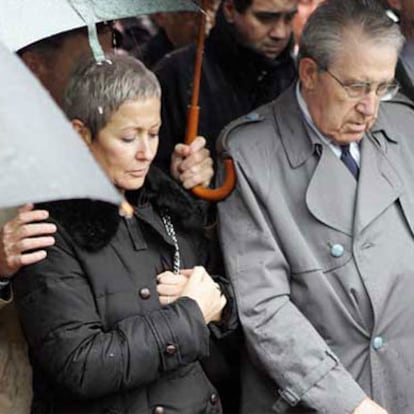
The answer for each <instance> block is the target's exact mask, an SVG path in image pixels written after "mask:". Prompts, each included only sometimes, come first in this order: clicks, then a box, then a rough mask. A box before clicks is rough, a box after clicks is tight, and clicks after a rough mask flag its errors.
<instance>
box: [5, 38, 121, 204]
mask: <svg viewBox="0 0 414 414" xmlns="http://www.w3.org/2000/svg"><path fill="white" fill-rule="evenodd" d="M0 62H2V69H1V76H0V90H1V92H2V93H1V94H0V131H1V133H0V177H1V178H0V208H2V207H12V206H17V205H21V204H24V203H27V202H43V201H50V200H60V199H70V198H90V199H96V200H102V201H106V202H111V203H114V204H119V203H120V202H121V200H122V198H121V196H120V194H119V193H118V191H117V190H116V189H115V187H114V186H113V185H112V183H111V182H110V181H109V179H108V178H107V176H106V175H105V173H104V172H103V171H102V170H101V168H100V167H99V166H98V164H97V162H96V161H95V159H94V158H93V156H92V155H91V154H90V152H89V150H88V149H87V147H86V146H85V144H84V143H83V142H82V140H81V139H80V138H79V136H78V135H77V134H76V133H75V132H74V130H73V129H72V127H71V125H70V123H69V122H68V121H67V119H66V118H65V116H64V114H63V113H62V112H61V111H60V109H59V108H58V107H57V106H56V105H55V103H54V102H53V101H52V99H51V98H50V97H49V94H48V93H47V92H46V90H45V89H44V88H43V87H42V86H41V85H40V83H39V81H38V80H37V79H36V78H35V77H34V76H33V75H32V74H31V73H30V71H29V70H28V69H27V68H26V67H25V66H24V64H23V63H22V62H21V61H20V59H19V58H18V57H17V56H15V55H14V54H13V53H11V52H10V51H8V50H7V49H6V48H5V47H4V45H2V44H1V43H0Z"/></svg>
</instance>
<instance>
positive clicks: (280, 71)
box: [155, 0, 297, 169]
mask: <svg viewBox="0 0 414 414" xmlns="http://www.w3.org/2000/svg"><path fill="white" fill-rule="evenodd" d="M296 11H297V0H285V1H282V0H271V1H269V0H224V1H223V3H222V5H221V8H220V10H219V12H218V14H217V20H216V25H215V26H214V28H213V29H212V31H211V33H210V36H209V37H208V39H207V41H206V45H205V53H204V60H203V72H202V79H201V90H200V107H201V113H200V122H199V133H201V134H203V136H204V137H206V139H207V146H208V148H209V149H210V152H211V153H212V155H213V159H214V158H215V141H216V138H217V136H218V134H219V132H220V130H221V129H222V128H223V127H224V126H225V125H226V124H227V123H229V122H230V121H232V120H233V119H235V118H237V117H239V116H240V115H243V114H245V113H247V112H249V111H250V110H252V109H254V108H255V107H257V106H259V105H261V104H263V103H266V102H269V101H271V100H272V99H274V98H276V97H277V96H278V95H279V94H280V93H281V92H282V91H284V90H285V89H286V88H287V87H288V86H289V85H290V84H291V83H292V81H293V80H294V79H295V77H296V69H295V63H294V60H293V58H292V55H291V51H292V19H293V17H294V15H295V13H296ZM194 60H195V46H194V45H192V46H189V47H187V48H185V49H181V50H179V51H176V52H174V53H171V54H170V55H167V56H166V57H165V58H164V59H163V60H162V61H161V62H160V63H159V64H158V65H157V66H156V67H155V72H156V74H157V75H158V78H159V80H160V83H161V87H162V90H163V103H162V108H163V114H162V118H163V126H162V128H161V139H160V148H159V152H158V159H157V162H158V165H160V166H161V167H162V168H164V169H168V167H169V162H168V159H169V158H170V154H171V152H172V150H173V148H174V145H175V144H176V141H174V140H173V139H181V140H183V139H184V136H185V125H186V117H187V116H186V114H187V106H188V105H189V103H190V101H191V88H192V78H193V68H194Z"/></svg>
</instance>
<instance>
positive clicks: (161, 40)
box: [137, 28, 174, 69]
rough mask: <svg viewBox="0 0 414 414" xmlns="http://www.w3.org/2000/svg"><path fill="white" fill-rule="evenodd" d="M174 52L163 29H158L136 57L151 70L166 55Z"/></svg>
mask: <svg viewBox="0 0 414 414" xmlns="http://www.w3.org/2000/svg"><path fill="white" fill-rule="evenodd" d="M173 50H174V45H173V44H172V43H171V42H170V39H168V36H167V34H166V33H165V30H164V29H163V28H159V30H158V32H157V34H156V35H155V36H154V37H152V38H151V39H150V40H149V41H148V42H147V43H146V44H145V46H144V47H143V48H142V50H141V52H140V53H139V55H138V56H137V57H138V58H139V59H140V60H141V61H142V62H144V64H145V66H147V67H148V68H150V69H152V68H153V67H154V65H155V64H156V63H157V62H159V61H160V60H161V59H162V58H163V57H164V56H165V55H166V54H168V53H170V52H172V51H173Z"/></svg>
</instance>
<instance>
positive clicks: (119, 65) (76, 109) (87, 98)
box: [62, 54, 161, 138]
mask: <svg viewBox="0 0 414 414" xmlns="http://www.w3.org/2000/svg"><path fill="white" fill-rule="evenodd" d="M160 97H161V87H160V84H159V82H158V80H157V78H156V76H155V75H154V74H153V73H152V72H151V71H150V70H149V69H147V68H146V67H145V66H144V64H143V63H141V62H140V61H139V60H137V59H136V58H134V57H132V56H128V55H115V54H107V55H106V60H105V61H103V62H100V63H96V62H95V61H94V59H90V60H87V61H86V62H85V61H84V62H82V63H80V64H79V65H78V67H77V68H76V69H75V71H74V73H73V74H72V76H71V79H70V81H69V84H68V87H67V89H66V93H65V96H64V99H63V105H62V108H63V111H64V112H65V113H66V116H67V117H68V118H69V119H79V120H81V121H82V122H83V123H84V124H85V125H86V126H87V127H88V128H89V129H90V131H91V134H92V138H95V137H96V134H97V133H98V132H99V131H100V130H101V129H102V128H103V127H105V125H106V124H107V123H108V122H109V120H110V118H111V116H112V115H113V114H114V112H116V111H117V110H118V109H119V107H120V106H121V105H122V104H123V103H124V102H126V101H135V100H146V99H149V98H160Z"/></svg>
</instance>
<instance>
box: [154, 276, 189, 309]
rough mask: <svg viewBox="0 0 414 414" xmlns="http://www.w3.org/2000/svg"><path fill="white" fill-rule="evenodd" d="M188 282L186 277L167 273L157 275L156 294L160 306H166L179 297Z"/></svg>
mask: <svg viewBox="0 0 414 414" xmlns="http://www.w3.org/2000/svg"><path fill="white" fill-rule="evenodd" d="M187 282H188V276H185V275H184V274H181V273H178V274H175V273H173V272H170V271H167V272H163V273H160V274H159V275H157V283H158V284H157V292H158V295H159V298H160V302H161V305H168V304H170V303H172V302H174V301H175V300H177V298H179V297H180V296H181V293H182V291H183V289H184V287H185V286H186V284H187Z"/></svg>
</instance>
